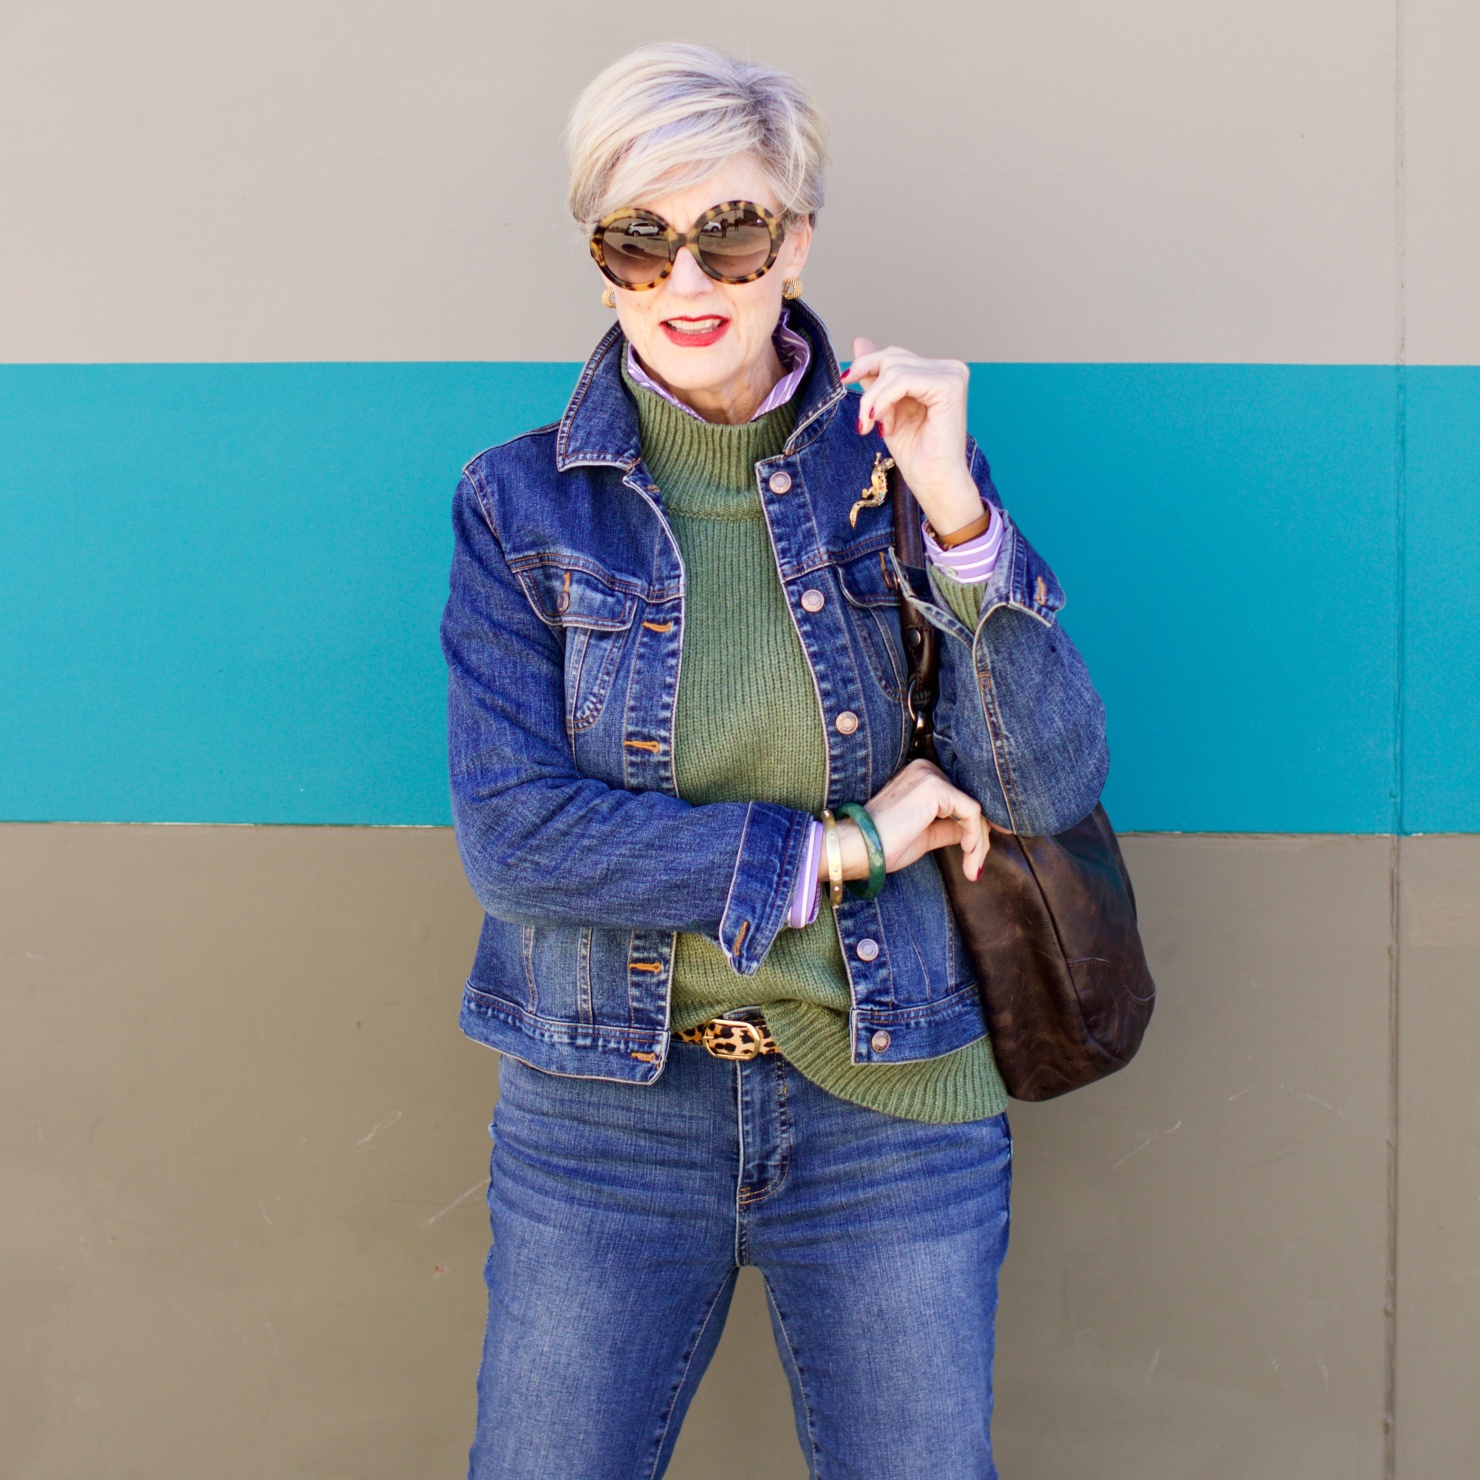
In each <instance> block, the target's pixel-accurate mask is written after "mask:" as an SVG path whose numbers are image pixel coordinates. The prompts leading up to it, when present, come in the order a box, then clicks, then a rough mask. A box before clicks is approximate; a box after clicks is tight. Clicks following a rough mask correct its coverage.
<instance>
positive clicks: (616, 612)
mask: <svg viewBox="0 0 1480 1480" xmlns="http://www.w3.org/2000/svg"><path fill="white" fill-rule="evenodd" d="M515 574H516V575H517V576H518V578H519V584H520V585H521V586H522V587H523V589H524V595H525V597H526V598H527V599H528V601H529V604H530V605H531V606H532V607H533V608H534V610H535V614H536V615H537V616H538V617H539V619H540V620H541V621H542V622H544V623H545V624H546V625H547V626H549V627H552V628H554V629H556V630H557V631H560V632H562V633H564V636H565V728H566V731H567V732H568V733H569V734H572V735H574V734H575V733H576V732H577V731H579V730H585V729H589V728H590V727H591V726H592V725H594V724H595V723H596V721H597V720H598V719H599V718H600V717H601V711H602V708H603V706H604V705H605V703H606V700H607V696H608V695H609V694H610V693H611V690H612V680H613V677H614V675H615V674H616V672H617V668H618V659H619V658H620V655H621V652H622V649H623V647H624V646H625V645H626V641H627V637H628V634H629V633H630V632H631V629H632V619H633V616H634V615H635V613H636V610H637V598H636V596H635V595H634V594H633V593H632V592H630V591H625V590H623V589H622V588H621V587H620V586H619V585H618V584H617V583H616V582H615V581H614V580H613V578H612V577H610V576H609V575H607V574H605V573H604V572H599V571H596V570H593V569H592V568H590V567H589V566H587V565H578V564H575V563H574V562H572V561H571V560H569V559H561V558H560V557H559V556H558V555H551V556H540V557H535V558H533V559H531V560H529V561H528V562H521V564H520V566H519V568H518V569H517V570H516V572H515Z"/></svg>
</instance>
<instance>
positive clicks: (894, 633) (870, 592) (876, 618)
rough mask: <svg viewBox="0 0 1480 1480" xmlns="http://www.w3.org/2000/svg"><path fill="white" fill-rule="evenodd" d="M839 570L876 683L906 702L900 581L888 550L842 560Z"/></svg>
mask: <svg viewBox="0 0 1480 1480" xmlns="http://www.w3.org/2000/svg"><path fill="white" fill-rule="evenodd" d="M836 569H837V576H838V584H839V586H840V587H841V588H842V592H843V597H844V599H845V600H846V601H847V603H848V605H849V606H851V607H852V608H853V610H854V612H855V614H856V620H855V621H854V624H853V625H854V629H855V630H856V631H857V633H858V638H859V645H860V646H861V647H862V648H863V653H864V658H865V660H866V661H867V664H868V667H869V670H870V672H872V674H873V676H874V680H875V682H876V683H877V684H878V685H879V687H880V689H882V690H883V692H884V694H885V696H886V697H887V698H889V699H891V700H893V701H894V702H895V703H897V704H903V703H904V696H905V686H906V684H907V682H908V672H909V670H908V668H907V666H906V664H905V659H904V643H903V639H902V637H901V635H900V628H899V584H898V582H897V581H896V579H895V576H894V572H893V571H892V570H890V569H889V566H888V554H887V552H886V551H885V550H882V549H880V550H872V551H870V552H869V553H868V554H865V555H856V556H853V557H852V558H851V559H847V560H844V561H841V562H840V563H839V564H838V566H837V567H836Z"/></svg>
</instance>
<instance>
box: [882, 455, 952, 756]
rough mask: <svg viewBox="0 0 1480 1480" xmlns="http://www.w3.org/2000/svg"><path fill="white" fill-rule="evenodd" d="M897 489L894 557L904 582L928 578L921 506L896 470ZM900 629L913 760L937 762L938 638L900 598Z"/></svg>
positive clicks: (895, 490)
mask: <svg viewBox="0 0 1480 1480" xmlns="http://www.w3.org/2000/svg"><path fill="white" fill-rule="evenodd" d="M889 477H890V480H891V481H892V483H893V485H894V489H893V493H894V497H893V506H894V554H895V556H896V558H897V559H898V561H899V564H900V568H901V569H902V570H903V571H904V572H905V578H906V579H907V580H911V581H913V579H914V573H915V572H916V571H918V572H919V573H920V575H921V577H922V578H924V574H925V535H924V532H923V531H922V529H921V527H920V524H921V518H922V515H921V513H920V505H919V504H918V503H916V502H915V495H914V494H913V493H911V492H910V486H909V484H908V483H906V482H905V481H904V479H903V478H901V477H900V476H899V472H898V470H897V469H895V470H894V471H892V472H891V473H890V474H889ZM899 627H900V632H901V634H902V635H903V637H904V652H905V661H906V662H907V663H908V665H909V679H908V682H907V684H906V686H905V707H906V708H907V709H908V711H909V713H910V717H911V718H912V719H913V720H914V726H915V727H914V733H913V734H912V735H911V736H910V756H911V758H913V757H915V756H921V755H923V756H925V757H926V758H927V759H930V760H933V759H934V758H935V744H934V740H933V735H932V729H933V715H934V713H935V696H936V690H937V684H938V680H939V676H940V648H939V641H940V637H939V634H938V633H937V632H936V630H935V628H934V627H932V626H931V625H930V623H929V622H927V621H926V620H925V618H924V617H923V616H921V614H920V613H919V612H918V611H917V610H916V609H915V607H914V606H912V605H911V604H910V603H909V602H908V601H906V600H905V599H904V597H903V595H901V597H900V602H899Z"/></svg>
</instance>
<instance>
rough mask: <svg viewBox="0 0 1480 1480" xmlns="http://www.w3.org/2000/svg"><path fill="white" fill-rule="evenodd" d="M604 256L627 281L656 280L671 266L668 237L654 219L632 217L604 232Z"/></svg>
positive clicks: (615, 223) (614, 270)
mask: <svg viewBox="0 0 1480 1480" xmlns="http://www.w3.org/2000/svg"><path fill="white" fill-rule="evenodd" d="M601 260H602V261H603V262H604V263H605V264H606V266H607V269H608V270H609V271H610V272H611V273H613V274H614V275H615V276H616V277H618V278H620V279H621V280H622V281H623V282H624V283H633V284H636V285H644V284H648V283H655V282H657V281H658V279H659V278H660V277H661V276H662V274H663V270H664V268H666V267H667V266H668V260H669V259H668V240H667V238H666V237H665V236H664V234H663V231H662V229H661V228H660V227H659V226H657V225H656V224H655V223H654V222H652V221H645V220H643V219H642V217H640V216H633V217H628V218H626V219H625V220H621V221H616V222H614V223H613V224H612V225H610V226H608V227H607V228H606V229H605V230H604V231H603V232H602V233H601Z"/></svg>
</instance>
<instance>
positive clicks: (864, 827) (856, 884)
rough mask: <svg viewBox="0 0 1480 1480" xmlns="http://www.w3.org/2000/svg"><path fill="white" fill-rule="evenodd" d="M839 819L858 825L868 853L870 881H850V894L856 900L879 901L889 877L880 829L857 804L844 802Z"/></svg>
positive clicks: (839, 809)
mask: <svg viewBox="0 0 1480 1480" xmlns="http://www.w3.org/2000/svg"><path fill="white" fill-rule="evenodd" d="M838 816H839V817H849V818H852V820H853V821H854V822H855V823H857V825H858V830H859V832H861V833H862V834H863V846H864V848H865V849H866V850H867V852H868V879H867V880H866V881H861V880H859V879H850V880H849V881H848V893H849V894H851V895H852V896H853V897H854V898H855V899H877V898H878V897H879V895H881V894H882V893H883V892H884V881H885V880H886V879H887V878H888V877H889V875H888V873H887V872H885V869H884V844H883V843H882V842H881V841H880V840H879V829H878V828H876V827H875V826H874V819H873V818H872V817H870V816H869V815H868V812H867V811H866V810H865V809H864V808H863V807H861V806H859V804H858V803H857V802H844V803H843V805H842V806H841V807H839V808H838Z"/></svg>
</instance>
